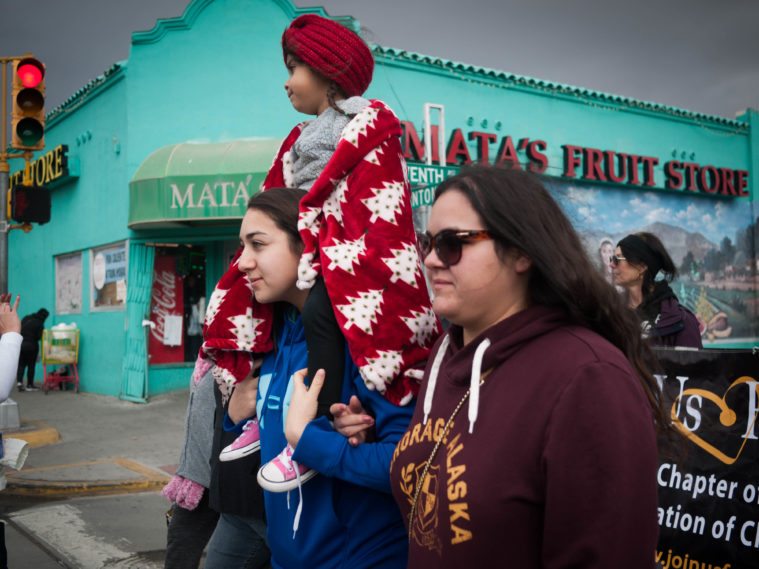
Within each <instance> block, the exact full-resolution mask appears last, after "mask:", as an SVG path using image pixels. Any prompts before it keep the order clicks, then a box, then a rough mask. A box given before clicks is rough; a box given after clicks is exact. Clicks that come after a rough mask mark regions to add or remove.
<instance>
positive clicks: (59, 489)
mask: <svg viewBox="0 0 759 569" xmlns="http://www.w3.org/2000/svg"><path fill="white" fill-rule="evenodd" d="M187 397H188V395H187V392H186V391H179V392H173V393H170V394H166V395H159V396H156V397H154V398H152V399H151V400H150V402H149V403H147V404H136V403H130V402H126V401H121V400H119V399H116V398H114V397H106V396H101V395H92V394H87V393H81V394H76V393H74V392H73V391H51V392H50V393H48V394H47V395H45V394H44V393H43V391H41V390H40V391H34V392H28V391H25V392H18V391H16V390H14V392H13V394H12V395H11V398H12V399H14V400H15V401H16V402H17V403H18V406H19V414H20V416H21V424H22V428H21V430H20V431H16V432H6V433H4V436H6V437H17V438H24V439H25V440H27V441H28V442H29V443H30V445H31V446H32V449H31V450H30V452H29V458H28V459H27V461H26V465H25V466H24V468H23V470H21V471H20V472H16V471H8V470H7V471H6V476H7V478H8V487H7V489H6V490H5V491H4V493H6V495H16V496H39V497H43V496H44V497H49V498H53V497H71V496H77V495H94V494H116V493H125V492H135V491H150V490H159V489H160V488H162V487H163V485H164V484H165V483H166V481H167V480H168V479H169V477H170V475H171V474H173V472H174V470H175V469H176V464H177V461H178V458H179V450H180V448H179V447H180V445H181V443H182V438H183V429H184V416H185V409H186V405H187ZM58 439H59V440H58Z"/></svg>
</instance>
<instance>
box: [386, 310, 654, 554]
mask: <svg viewBox="0 0 759 569" xmlns="http://www.w3.org/2000/svg"><path fill="white" fill-rule="evenodd" d="M461 337H462V336H461V330H460V329H459V328H457V327H453V328H452V329H451V331H450V332H449V334H448V335H447V336H444V337H443V338H441V340H439V341H438V344H437V346H436V347H435V349H434V350H433V352H434V353H435V354H436V356H435V357H434V358H432V359H431V360H430V362H429V363H428V365H427V370H426V371H425V381H424V384H423V386H422V392H421V393H420V395H419V399H418V404H417V407H416V411H415V413H414V417H413V419H412V421H411V424H410V426H409V429H408V431H407V432H406V434H405V435H404V436H403V438H402V439H401V441H400V443H399V444H398V446H397V447H396V450H395V454H394V455H393V461H392V464H391V470H390V476H391V481H392V488H393V493H394V495H395V498H396V501H397V502H398V504H399V506H400V509H401V512H402V514H403V518H404V520H405V521H406V524H407V526H408V517H409V514H410V511H411V502H412V499H413V496H414V494H415V492H416V486H417V482H418V479H419V477H420V476H421V474H422V471H423V470H424V467H425V464H426V462H427V459H428V457H429V456H430V453H431V451H432V449H433V446H434V444H435V442H436V441H437V440H438V439H439V438H440V436H441V434H442V432H443V426H444V425H445V423H446V421H447V420H448V418H449V417H450V415H451V412H452V411H453V409H454V408H455V407H456V405H457V404H458V403H459V401H461V399H462V397H463V396H464V394H465V393H466V391H467V389H468V388H469V387H470V383H471V382H470V378H471V376H472V375H474V376H475V377H476V378H479V376H480V370H482V372H485V371H487V370H491V373H490V374H489V375H488V376H487V377H486V378H485V381H484V384H483V385H482V386H481V387H480V389H479V391H480V393H479V402H477V401H476V399H477V393H476V390H474V389H473V391H472V395H473V396H474V401H473V402H472V404H471V405H470V401H471V400H472V396H470V398H469V399H468V400H467V401H465V402H464V404H463V405H462V406H461V409H460V411H459V413H458V414H457V416H456V419H455V421H454V423H453V426H452V429H451V430H450V433H449V434H448V435H447V437H445V438H444V439H443V444H441V445H440V447H439V450H438V452H437V455H436V457H435V459H434V460H433V461H432V464H431V467H430V469H429V472H428V474H427V476H426V479H425V481H424V483H423V486H422V490H421V492H420V493H419V497H418V501H417V506H416V513H415V515H414V520H413V523H412V528H411V532H410V540H409V565H408V566H409V567H410V568H420V569H421V568H425V569H426V568H428V567H436V568H446V567H450V568H457V569H458V568H460V567H510V568H511V567H513V568H515V569H532V568H543V569H560V568H561V569H569V568H572V569H591V568H592V569H612V568H613V569H649V568H652V567H653V566H654V548H655V546H656V541H657V536H658V524H657V488H656V468H657V449H656V437H655V432H654V423H653V419H652V413H651V410H650V407H649V404H648V402H647V399H646V396H645V394H644V392H643V389H642V387H641V386H640V384H639V382H638V380H637V378H636V376H635V374H634V372H633V370H632V367H631V366H630V364H629V363H628V361H627V359H626V358H625V357H624V355H623V354H622V353H621V352H620V351H619V350H618V349H617V348H615V347H614V346H613V345H611V344H610V343H609V342H608V341H606V340H605V339H603V338H602V337H601V336H599V335H598V334H595V333H594V332H591V331H590V330H587V329H585V328H581V327H578V326H574V325H572V324H570V323H569V321H568V319H567V317H566V315H565V313H564V312H563V311H561V310H558V309H552V308H546V307H532V308H529V309H527V310H524V311H522V312H520V313H518V314H516V315H514V316H512V317H510V318H508V319H506V320H504V321H502V322H500V323H498V324H496V325H495V326H493V327H492V328H490V329H488V330H487V331H485V332H484V333H483V334H482V335H480V336H479V337H478V338H476V339H475V340H473V341H472V342H471V343H469V344H468V345H466V346H462V341H461ZM445 338H449V339H448V340H447V341H446V340H445ZM486 339H487V340H489V341H490V342H491V345H490V346H488V342H487V341H486ZM441 344H442V345H443V346H445V345H446V344H448V346H447V348H445V351H441V349H440V347H441ZM483 350H484V353H483ZM478 359H480V360H481V364H480V363H479V362H478ZM435 368H439V373H435ZM435 376H437V377H436V382H435V383H436V386H435V388H434V393H428V392H429V391H432V390H431V389H430V385H431V384H432V383H433V378H434V377H435ZM474 383H475V384H477V383H478V382H477V381H475V382H474ZM425 400H426V401H425ZM425 410H426V411H428V415H429V416H428V418H427V421H426V423H425V422H424V421H423V419H424V415H425Z"/></svg>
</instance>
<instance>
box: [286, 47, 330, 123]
mask: <svg viewBox="0 0 759 569" xmlns="http://www.w3.org/2000/svg"><path fill="white" fill-rule="evenodd" d="M286 65H287V71H288V73H289V74H290V77H289V78H288V80H287V81H286V82H285V91H287V96H288V97H289V98H290V104H292V106H293V107H295V110H296V111H298V112H301V113H304V114H307V115H319V114H321V113H322V112H323V111H324V110H326V109H327V107H329V99H328V98H327V90H328V88H329V83H328V82H327V81H326V80H325V79H324V78H323V77H322V76H321V75H318V74H317V73H314V71H313V70H312V69H311V68H310V67H309V66H308V65H306V64H305V63H303V62H301V61H298V60H297V59H295V58H294V57H293V56H291V55H288V56H287V62H286Z"/></svg>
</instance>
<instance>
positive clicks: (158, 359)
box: [148, 245, 206, 365]
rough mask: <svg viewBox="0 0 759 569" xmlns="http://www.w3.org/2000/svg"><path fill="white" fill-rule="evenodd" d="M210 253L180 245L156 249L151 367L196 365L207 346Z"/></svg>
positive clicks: (202, 248) (149, 345)
mask: <svg viewBox="0 0 759 569" xmlns="http://www.w3.org/2000/svg"><path fill="white" fill-rule="evenodd" d="M205 311H206V251H205V248H204V247H202V246H197V245H177V246H175V247H159V248H158V249H156V254H155V265H154V269H153V289H152V292H151V302H150V320H151V322H152V323H153V326H151V328H150V337H149V341H148V355H149V358H150V363H151V364H153V365H156V364H171V363H181V362H194V361H195V360H196V358H197V357H198V350H199V349H200V345H201V344H202V343H203V328H202V326H203V317H204V315H205Z"/></svg>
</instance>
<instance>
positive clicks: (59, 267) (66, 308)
mask: <svg viewBox="0 0 759 569" xmlns="http://www.w3.org/2000/svg"><path fill="white" fill-rule="evenodd" d="M55 312H56V314H81V312H82V254H81V253H74V254H72V255H59V256H58V257H56V258H55Z"/></svg>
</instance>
